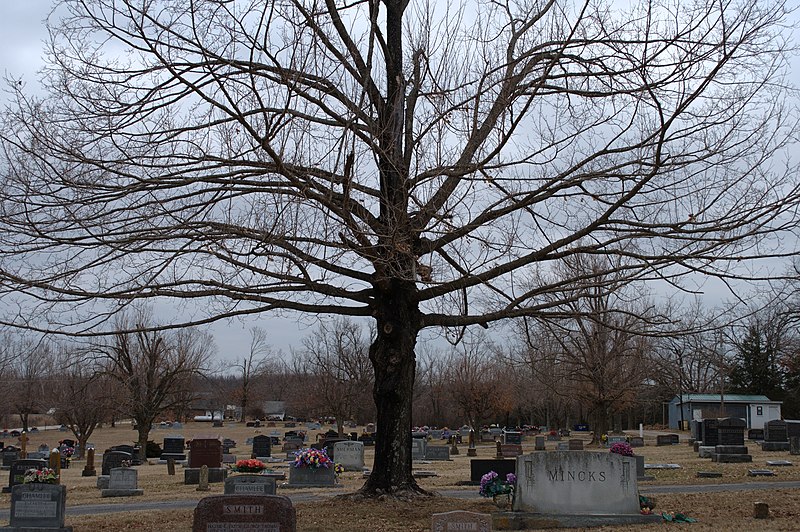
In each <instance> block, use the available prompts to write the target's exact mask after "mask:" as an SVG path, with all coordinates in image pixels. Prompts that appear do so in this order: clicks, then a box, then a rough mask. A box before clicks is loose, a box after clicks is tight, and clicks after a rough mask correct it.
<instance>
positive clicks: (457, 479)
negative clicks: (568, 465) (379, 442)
mask: <svg viewBox="0 0 800 532" xmlns="http://www.w3.org/2000/svg"><path fill="white" fill-rule="evenodd" d="M278 425H279V426H278V427H277V430H278V431H280V432H281V433H282V432H283V431H284V430H287V429H284V427H283V426H281V425H282V424H281V423H279V424H278ZM298 428H303V427H301V426H298ZM324 428H325V429H326V430H327V429H328V428H329V427H327V426H326V427H324ZM272 430H274V429H272V428H261V429H253V428H246V427H245V426H244V424H226V426H225V427H222V428H216V429H215V428H212V427H211V426H210V425H209V424H200V423H188V424H186V425H184V427H183V428H182V429H179V430H173V429H163V430H162V429H157V430H154V431H153V432H151V439H153V440H155V441H157V442H159V443H161V442H162V440H163V438H164V437H165V436H171V435H175V434H181V435H182V436H184V437H185V438H186V439H187V440H189V439H191V438H194V437H203V436H212V437H216V436H219V437H220V438H231V439H233V440H235V441H236V442H237V443H238V446H237V448H236V449H234V450H233V451H232V453H234V454H237V455H238V456H239V457H240V458H249V453H250V447H249V446H247V445H245V441H246V439H247V438H250V437H253V436H255V435H257V434H259V433H263V434H268V433H269V432H271V431H272ZM288 430H290V429H288ZM350 430H357V431H358V432H360V431H361V427H359V428H358V429H350ZM684 436H685V434H684ZM69 437H70V434H69V433H65V432H59V431H56V430H48V431H42V432H40V433H38V434H31V441H30V443H29V444H28V448H29V449H31V450H35V449H36V448H37V447H38V446H39V444H40V443H47V444H48V445H50V446H51V447H53V446H55V445H57V443H58V440H60V439H63V438H69ZM135 437H136V433H135V432H134V431H132V430H131V428H130V426H129V425H121V426H117V427H116V428H103V429H99V430H98V432H96V433H95V435H94V436H93V437H92V438H91V441H92V442H93V443H94V444H95V446H96V448H97V449H98V453H97V457H96V462H95V466H96V468H97V469H98V473H99V469H100V460H101V456H102V450H103V449H105V448H107V447H111V446H113V445H120V444H129V443H131V442H132V440H133V439H134V438H135ZM309 439H310V441H312V442H313V441H316V434H315V433H312V434H311V435H310V438H309ZM645 439H646V442H647V446H645V447H643V448H637V449H635V452H636V454H641V455H644V456H645V461H646V463H648V464H654V463H674V464H679V465H680V466H681V468H680V469H672V470H667V469H664V470H653V469H648V470H647V474H648V475H651V476H653V477H655V480H653V481H646V482H641V483H640V484H639V488H640V492H642V493H647V491H648V487H650V486H665V485H697V484H729V483H747V482H759V483H763V482H771V481H788V480H793V481H800V457H795V456H789V454H788V453H787V452H769V453H765V452H762V451H761V449H760V448H759V447H758V446H757V445H755V444H754V443H751V442H748V443H747V446H748V449H749V452H750V454H751V455H752V456H753V462H752V463H749V464H748V463H744V464H715V463H713V462H711V460H709V459H700V458H698V457H697V455H696V453H694V452H693V451H692V448H691V447H690V446H688V445H686V444H685V443H682V444H680V445H676V446H664V447H656V446H655V437H652V438H649V437H646V438H645ZM586 440H587V442H588V438H586ZM5 443H6V444H7V445H10V444H14V443H15V442H14V441H12V440H10V439H7V440H6V442H5ZM547 446H548V449H552V448H554V446H555V444H554V442H547ZM523 447H524V451H525V452H533V439H532V438H530V437H529V438H527V439H526V440H525V441H524V442H523ZM459 449H460V451H461V453H460V454H459V455H456V456H453V457H452V458H453V459H452V460H451V461H448V462H439V461H431V462H429V463H417V462H415V463H414V469H415V470H427V471H435V472H436V474H437V475H438V476H436V477H432V478H420V479H419V480H418V482H419V484H420V485H421V486H422V487H423V488H425V489H427V490H429V491H434V492H437V491H448V492H452V491H453V490H459V491H463V492H464V494H465V495H467V496H469V498H464V499H462V498H451V497H446V496H438V497H432V498H420V499H417V500H414V501H411V502H404V501H397V500H393V499H389V500H385V501H353V500H350V499H348V500H339V499H336V497H335V496H336V495H339V494H345V493H351V492H354V491H356V490H357V489H358V488H359V487H360V486H361V485H362V484H363V482H364V480H363V478H362V476H361V474H360V473H357V472H346V473H344V474H343V475H342V477H341V478H340V486H339V487H337V488H334V489H319V488H316V489H315V488H305V489H285V488H282V487H280V484H281V483H280V482H279V488H278V494H280V495H289V496H295V495H301V496H303V497H309V496H313V497H315V498H316V497H318V498H316V499H315V500H308V499H305V500H303V501H301V502H296V503H295V505H294V506H295V508H296V510H297V521H298V530H299V531H301V532H305V531H326V532H329V531H332V530H348V531H354V532H359V531H364V532H367V531H370V532H373V531H387V532H399V531H428V530H430V526H431V514H433V513H439V512H447V511H451V510H469V511H476V512H482V513H490V512H492V511H494V510H495V507H494V505H493V504H492V503H491V501H490V500H488V499H482V498H478V497H474V496H473V495H475V494H477V491H478V488H477V487H476V486H465V485H463V482H464V481H468V480H469V460H470V459H469V458H468V457H467V456H466V446H463V445H462V446H459ZM598 450H599V449H598ZM372 452H373V450H372V448H369V447H368V448H367V451H366V456H365V458H366V464H367V467H369V465H370V464H371V463H372V459H373V455H372ZM273 454H275V455H278V454H280V453H279V451H277V450H276V451H274V452H273ZM494 455H495V448H494V446H493V445H488V444H487V445H479V446H478V458H494ZM767 460H789V461H792V462H794V465H793V466H790V467H770V468H769V469H772V470H773V471H774V472H775V476H774V477H748V476H747V470H748V469H764V468H767V467H768V466H767V465H766V461H767ZM83 466H84V462H83V461H78V460H75V461H73V462H72V463H71V465H70V467H69V469H65V470H63V471H62V477H63V483H64V484H65V485H67V489H68V491H67V506H68V508H69V507H75V506H82V505H87V504H108V505H113V504H138V503H147V502H152V501H170V500H174V501H196V500H199V499H200V498H202V497H204V496H206V495H217V494H221V493H222V491H223V490H222V484H211V486H210V487H211V490H210V491H208V492H198V491H196V489H195V488H196V486H187V485H184V484H183V469H182V468H181V467H180V466H179V467H177V468H176V475H175V476H172V477H171V476H168V475H167V468H166V466H165V465H159V464H153V465H142V466H138V467H137V468H136V469H138V471H139V487H140V488H143V489H144V495H143V496H140V497H119V498H101V497H100V491H99V490H98V489H97V488H96V487H95V484H96V477H82V476H81V471H82V469H83ZM275 469H276V470H278V471H285V472H287V475H288V469H287V466H286V465H284V464H283V463H282V464H277V466H276V467H275ZM698 471H710V472H711V471H713V472H721V473H722V474H723V476H722V478H718V479H705V478H696V474H697V472H698ZM6 475H7V472H5V471H4V472H2V473H0V479H2V480H0V482H2V483H3V484H4V485H5V484H6V482H7V480H6V478H7V477H6ZM655 498H656V503H657V506H656V511H657V512H661V511H668V512H681V513H683V514H685V515H688V516H690V517H693V518H696V519H698V520H699V522H698V523H694V524H670V525H669V527H670V530H672V529H675V530H692V531H712V530H713V531H717V530H736V529H739V530H755V529H758V530H759V531H773V530H775V531H777V530H797V529H798V526H799V525H798V522H800V490H797V489H794V490H792V489H785V488H778V489H769V490H752V491H739V492H721V493H701V494H656V495H655ZM754 502H766V503H768V504H769V506H770V515H771V517H770V519H768V520H756V519H753V517H752V513H753V503H754ZM9 506H10V495H8V494H2V495H0V508H3V509H8V508H9ZM192 512H193V510H192V509H191V508H184V509H177V510H164V511H159V510H143V511H136V512H120V513H114V514H103V515H92V516H69V515H68V516H67V524H69V525H72V526H73V527H74V529H75V532H90V531H112V530H114V531H116V530H137V531H144V532H149V531H152V532H161V531H165V530H169V531H170V532H180V531H189V530H191V528H192ZM5 524H6V522H0V525H5ZM663 526H666V525H660V524H659V525H650V526H635V527H613V528H611V527H604V528H596V529H592V530H649V529H655V528H656V527H662V528H659V530H664V529H663Z"/></svg>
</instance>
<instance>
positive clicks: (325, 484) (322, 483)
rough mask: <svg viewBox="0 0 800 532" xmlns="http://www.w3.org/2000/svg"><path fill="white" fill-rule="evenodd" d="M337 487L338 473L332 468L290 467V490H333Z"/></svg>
mask: <svg viewBox="0 0 800 532" xmlns="http://www.w3.org/2000/svg"><path fill="white" fill-rule="evenodd" d="M335 485H336V471H334V470H333V466H331V467H294V466H292V467H290V468H289V486H288V487H290V488H332V487H334V486H335Z"/></svg>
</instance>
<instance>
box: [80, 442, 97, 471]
mask: <svg viewBox="0 0 800 532" xmlns="http://www.w3.org/2000/svg"><path fill="white" fill-rule="evenodd" d="M96 475H97V470H96V469H95V468H94V447H91V448H89V449H86V466H85V467H84V468H83V471H81V476H82V477H93V476H96Z"/></svg>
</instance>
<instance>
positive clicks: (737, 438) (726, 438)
mask: <svg viewBox="0 0 800 532" xmlns="http://www.w3.org/2000/svg"><path fill="white" fill-rule="evenodd" d="M746 428H747V424H746V423H745V421H744V420H743V419H741V418H738V417H726V418H723V419H720V420H719V424H718V425H717V433H718V435H719V441H718V442H717V445H744V431H745V429H746ZM705 443H706V442H703V444H705Z"/></svg>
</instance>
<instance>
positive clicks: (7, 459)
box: [3, 447, 19, 468]
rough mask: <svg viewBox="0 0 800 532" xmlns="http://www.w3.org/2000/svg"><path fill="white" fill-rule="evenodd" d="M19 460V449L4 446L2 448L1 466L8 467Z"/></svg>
mask: <svg viewBox="0 0 800 532" xmlns="http://www.w3.org/2000/svg"><path fill="white" fill-rule="evenodd" d="M17 460H19V451H18V450H17V449H16V447H5V448H4V449H3V467H4V468H10V467H11V465H12V464H13V463H14V462H16V461H17Z"/></svg>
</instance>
